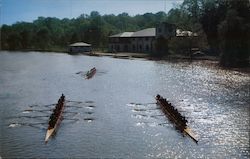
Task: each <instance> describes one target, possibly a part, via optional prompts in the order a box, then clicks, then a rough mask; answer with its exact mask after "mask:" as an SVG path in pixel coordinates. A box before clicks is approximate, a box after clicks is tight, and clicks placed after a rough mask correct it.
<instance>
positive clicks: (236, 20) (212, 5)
mask: <svg viewBox="0 0 250 159" xmlns="http://www.w3.org/2000/svg"><path fill="white" fill-rule="evenodd" d="M160 22H169V23H173V24H175V25H176V26H177V28H180V29H183V30H190V31H192V32H195V33H198V35H199V37H198V40H196V41H195V45H196V47H198V48H199V49H200V50H204V51H206V52H207V53H208V54H210V55H215V56H220V63H221V64H222V65H223V66H229V67H231V66H232V67H238V66H247V65H249V56H250V51H249V50H250V48H249V47H250V2H249V0H184V1H183V3H182V4H181V5H179V6H177V7H175V8H173V9H171V10H170V11H169V12H168V13H167V14H166V13H165V12H158V13H156V14H153V13H146V14H143V15H136V16H129V15H128V14H127V13H122V14H119V15H117V16H116V15H112V14H111V15H100V14H99V13H98V12H96V11H93V12H91V13H90V15H87V14H82V15H80V16H79V17H77V18H73V19H68V18H64V19H58V18H51V17H48V18H44V17H38V19H37V20H35V21H33V23H27V22H17V23H15V24H13V25H11V26H8V25H2V26H1V47H2V49H5V50H26V49H36V50H54V49H65V48H66V47H67V45H68V44H70V43H73V42H77V41H84V42H87V43H91V44H92V45H93V47H94V48H106V47H107V44H108V36H109V35H112V34H116V33H120V32H124V31H137V30H140V29H144V28H148V27H155V26H156V25H157V24H158V23H160ZM188 41H190V39H188V38H186V39H185V38H184V39H178V38H172V39H171V40H170V41H168V44H166V45H169V50H168V52H166V54H169V52H171V53H183V52H182V50H183V49H182V48H187V47H188V46H187V44H188V43H189V42H188Z"/></svg>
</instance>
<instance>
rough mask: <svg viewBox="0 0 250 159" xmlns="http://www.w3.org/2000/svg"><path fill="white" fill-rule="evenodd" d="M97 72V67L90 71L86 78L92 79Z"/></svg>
mask: <svg viewBox="0 0 250 159" xmlns="http://www.w3.org/2000/svg"><path fill="white" fill-rule="evenodd" d="M95 73H96V68H92V69H91V70H90V71H88V72H87V73H86V75H85V79H90V78H92V77H93V76H94V74H95Z"/></svg>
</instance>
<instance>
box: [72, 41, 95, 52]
mask: <svg viewBox="0 0 250 159" xmlns="http://www.w3.org/2000/svg"><path fill="white" fill-rule="evenodd" d="M91 50H92V49H91V45H90V44H87V43H83V42H77V43H74V44H70V45H69V53H84V52H91Z"/></svg>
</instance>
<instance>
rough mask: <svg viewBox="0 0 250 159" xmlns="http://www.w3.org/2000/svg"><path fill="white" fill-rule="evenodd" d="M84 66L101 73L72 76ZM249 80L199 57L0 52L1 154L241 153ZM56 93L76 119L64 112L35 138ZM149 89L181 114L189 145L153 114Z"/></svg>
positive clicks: (248, 151)
mask: <svg viewBox="0 0 250 159" xmlns="http://www.w3.org/2000/svg"><path fill="white" fill-rule="evenodd" d="M92 67H96V68H98V71H99V70H100V71H101V72H99V73H100V74H98V72H97V74H96V76H95V77H94V78H92V79H91V80H83V79H82V78H81V76H79V74H75V73H77V72H79V71H85V70H88V68H92ZM249 81H250V76H249V73H244V72H240V71H232V70H223V69H220V68H218V67H216V66H208V65H204V64H202V62H197V63H191V64H190V63H169V62H166V61H157V62H156V61H144V60H123V59H112V58H107V57H88V56H70V55H65V54H46V53H18V54H17V53H8V52H1V54H0V88H1V89H0V100H1V107H0V113H1V121H0V126H1V128H2V131H1V132H0V133H1V135H0V143H1V144H2V145H3V146H2V147H1V156H2V157H10V158H11V157H12V158H17V157H22V158H30V157H37V158H65V157H73V158H77V157H78V158H87V157H93V158H105V157H107V158H249V156H250V148H249V138H250V137H249V131H250V126H249V125H250V121H249V116H250V113H249V105H250V98H249V92H250V90H249V88H250V85H249ZM62 92H63V93H65V94H66V96H70V97H71V98H72V99H74V100H75V101H71V103H68V108H67V109H68V110H69V111H70V112H71V113H68V114H67V115H66V117H67V118H68V119H72V118H74V119H79V120H76V121H74V120H67V119H65V120H64V121H63V122H62V125H61V127H60V131H58V134H57V137H56V138H55V140H53V142H50V143H49V144H48V145H44V144H43V143H44V142H43V140H44V134H45V130H44V128H46V127H47V122H48V121H47V120H48V117H47V116H49V115H50V109H53V107H54V105H51V106H49V104H48V103H53V102H55V99H57V98H58V94H61V93H62ZM156 94H162V95H163V96H164V97H166V98H167V99H168V100H169V101H170V102H171V103H173V105H175V106H176V108H177V109H178V110H180V111H181V114H183V115H184V116H185V117H187V120H188V121H189V122H188V126H189V127H191V128H192V129H193V131H194V132H195V133H196V134H197V135H198V136H199V144H198V145H196V144H195V143H194V142H192V141H191V139H189V138H185V137H183V135H182V134H181V133H178V132H176V130H175V128H174V127H173V125H172V124H171V123H170V122H169V121H168V119H166V118H165V116H163V114H161V111H160V110H159V109H157V106H156V105H155V99H154V96H155V95H156ZM131 102H136V103H131ZM128 103H129V104H128ZM46 105H47V106H46ZM71 106H74V107H71ZM21 116H23V117H21ZM24 116H26V117H24ZM38 116H41V117H38ZM42 116H43V117H42ZM18 117H20V118H18ZM33 117H35V118H33ZM36 117H38V118H36ZM25 123H26V124H37V123H40V125H39V124H37V125H36V126H39V128H38V129H33V127H30V126H27V125H25ZM41 123H46V124H44V125H43V124H41ZM22 124H24V125H22ZM30 136H32V138H31V137H30ZM24 147H25V149H24Z"/></svg>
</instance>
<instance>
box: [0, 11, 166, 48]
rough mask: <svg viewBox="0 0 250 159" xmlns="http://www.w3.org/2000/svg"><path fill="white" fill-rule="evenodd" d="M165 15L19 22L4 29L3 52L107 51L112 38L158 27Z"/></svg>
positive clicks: (97, 15) (84, 16) (108, 16)
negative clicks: (82, 46)
mask: <svg viewBox="0 0 250 159" xmlns="http://www.w3.org/2000/svg"><path fill="white" fill-rule="evenodd" d="M166 16H167V15H166V14H165V13H164V12H158V13H156V14H152V13H146V14H143V15H136V16H134V17H131V16H129V15H128V14H127V13H122V14H119V15H117V16H115V15H112V14H111V15H103V16H101V15H100V14H99V13H98V12H96V11H93V12H91V14H90V15H86V14H82V15H80V16H79V17H78V18H74V19H67V18H65V19H61V20H60V19H58V18H51V17H48V18H44V17H39V18H38V19H37V20H35V21H33V23H27V22H17V23H15V24H13V25H11V26H8V25H3V26H2V27H1V37H2V39H1V46H2V49H7V50H20V49H38V50H54V49H56V48H61V49H63V48H65V47H67V46H68V44H70V43H73V42H78V41H83V42H86V43H91V44H92V45H93V47H94V48H103V47H107V44H108V36H109V35H112V34H116V33H120V32H123V31H137V30H140V29H144V28H148V27H155V26H156V24H157V23H159V22H162V21H164V20H165V19H166Z"/></svg>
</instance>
